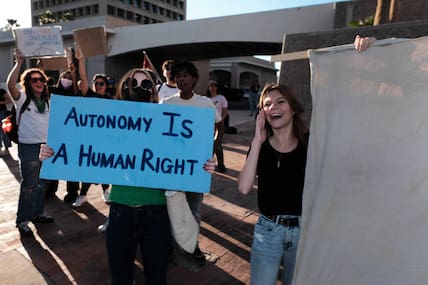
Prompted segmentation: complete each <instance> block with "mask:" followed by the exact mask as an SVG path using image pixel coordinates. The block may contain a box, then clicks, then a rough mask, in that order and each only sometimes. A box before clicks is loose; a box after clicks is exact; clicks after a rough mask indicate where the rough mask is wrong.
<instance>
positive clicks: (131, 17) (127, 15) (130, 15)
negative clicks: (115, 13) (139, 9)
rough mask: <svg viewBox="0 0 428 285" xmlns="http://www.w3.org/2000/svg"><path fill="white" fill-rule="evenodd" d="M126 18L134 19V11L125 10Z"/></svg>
mask: <svg viewBox="0 0 428 285" xmlns="http://www.w3.org/2000/svg"><path fill="white" fill-rule="evenodd" d="M126 19H128V20H131V21H133V20H134V13H132V12H129V11H127V12H126Z"/></svg>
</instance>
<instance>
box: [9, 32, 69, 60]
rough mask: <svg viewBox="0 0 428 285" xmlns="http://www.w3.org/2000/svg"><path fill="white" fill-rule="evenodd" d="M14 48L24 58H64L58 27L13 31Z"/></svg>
mask: <svg viewBox="0 0 428 285" xmlns="http://www.w3.org/2000/svg"><path fill="white" fill-rule="evenodd" d="M13 36H14V38H15V41H16V46H17V47H18V48H19V49H20V50H21V52H22V54H23V55H24V57H56V56H64V54H65V52H64V45H63V41H62V36H61V27H60V26H43V27H33V28H25V29H14V30H13Z"/></svg>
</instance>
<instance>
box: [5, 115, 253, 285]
mask: <svg viewBox="0 0 428 285" xmlns="http://www.w3.org/2000/svg"><path fill="white" fill-rule="evenodd" d="M248 114H249V112H248V111H247V110H246V109H245V108H241V109H231V110H230V120H231V121H230V122H231V123H230V125H231V126H235V127H237V129H238V133H237V134H226V135H225V142H224V152H225V164H226V167H227V172H226V173H216V174H214V175H213V182H212V190H211V192H210V193H209V194H206V195H205V197H204V204H203V209H202V215H203V216H202V225H201V235H200V246H201V248H202V250H203V251H208V252H211V253H212V254H213V255H214V256H216V257H218V258H217V259H216V261H215V262H211V263H209V264H208V265H207V266H205V267H204V268H203V269H202V270H201V271H199V272H197V273H195V272H192V271H189V270H188V269H186V268H183V267H180V266H174V267H172V268H170V269H169V271H168V284H180V285H181V284H248V283H249V279H250V271H249V258H250V253H249V250H250V246H251V240H252V231H253V225H254V223H255V222H256V220H257V217H258V215H257V212H256V211H257V203H256V197H255V191H253V192H252V193H250V194H249V195H247V196H243V195H241V194H239V193H238V191H237V185H236V182H237V176H238V173H239V171H240V169H241V168H242V165H243V162H244V160H245V156H246V151H247V149H248V146H249V143H250V141H251V138H252V135H253V132H254V118H252V117H249V116H248ZM0 169H1V172H0V183H1V186H0V280H1V282H0V283H1V284H14V285H17V284H109V271H108V264H107V257H106V251H105V245H104V235H103V234H100V233H98V232H97V226H98V225H100V224H102V223H103V222H104V221H105V219H106V216H107V214H108V205H106V204H105V203H104V202H103V199H102V197H101V186H100V185H93V186H91V188H90V190H89V192H88V203H86V204H84V205H83V206H82V207H80V208H77V209H73V208H72V207H71V206H70V205H69V204H65V203H63V201H62V198H63V196H64V194H65V183H64V182H63V181H61V182H60V184H59V190H58V192H57V193H56V197H55V198H53V199H49V200H46V207H45V208H46V211H47V212H48V213H49V214H51V215H52V216H54V217H55V222H54V223H53V224H47V225H37V226H34V225H33V224H30V226H31V227H32V229H33V231H34V236H33V237H30V238H28V237H26V238H21V237H20V235H19V232H18V230H17V229H16V228H15V216H16V209H17V202H18V191H19V184H18V181H19V166H18V158H17V153H16V145H14V146H13V147H12V148H11V149H10V155H9V156H2V157H0ZM135 268H136V284H144V281H143V266H142V264H141V262H140V259H139V258H137V261H136V263H135Z"/></svg>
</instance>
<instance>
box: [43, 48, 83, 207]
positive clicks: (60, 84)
mask: <svg viewBox="0 0 428 285" xmlns="http://www.w3.org/2000/svg"><path fill="white" fill-rule="evenodd" d="M67 52H68V51H67ZM76 68H77V67H75V66H74V64H73V63H70V65H69V69H67V70H65V71H63V72H61V74H60V75H59V77H58V80H57V82H56V83H55V80H54V79H53V78H51V79H52V80H54V84H51V85H49V80H48V82H47V84H48V88H49V93H50V94H55V95H62V96H78V93H79V92H78V87H77V78H76ZM58 182H59V181H58V180H49V183H48V187H47V189H46V193H45V197H46V198H52V197H55V193H56V192H57V190H58ZM66 189H67V190H66V191H67V193H66V194H65V196H64V202H65V203H73V202H74V201H75V200H76V198H77V193H78V191H79V182H74V181H67V187H66Z"/></svg>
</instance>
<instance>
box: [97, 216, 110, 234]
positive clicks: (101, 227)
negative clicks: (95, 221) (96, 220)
mask: <svg viewBox="0 0 428 285" xmlns="http://www.w3.org/2000/svg"><path fill="white" fill-rule="evenodd" d="M107 227H108V219H107V221H106V222H105V223H104V224H102V225H99V226H98V232H100V233H104V232H105V231H106V230H107Z"/></svg>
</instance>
